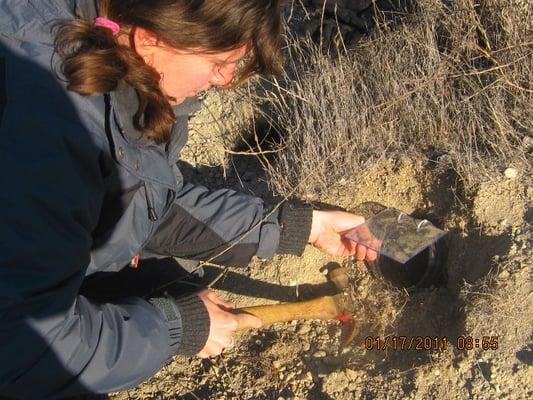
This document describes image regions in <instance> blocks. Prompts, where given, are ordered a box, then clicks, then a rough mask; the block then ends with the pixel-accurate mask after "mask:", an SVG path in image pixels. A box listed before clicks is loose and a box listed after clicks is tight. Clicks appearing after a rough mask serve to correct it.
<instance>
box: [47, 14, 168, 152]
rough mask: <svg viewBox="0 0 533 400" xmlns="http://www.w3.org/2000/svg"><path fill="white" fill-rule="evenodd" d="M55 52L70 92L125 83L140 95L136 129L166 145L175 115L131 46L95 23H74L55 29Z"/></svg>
mask: <svg viewBox="0 0 533 400" xmlns="http://www.w3.org/2000/svg"><path fill="white" fill-rule="evenodd" d="M56 29H57V32H56V39H55V43H54V47H55V51H56V52H57V54H58V55H59V56H60V57H61V59H62V65H61V73H62V74H63V76H64V77H65V79H66V80H67V89H68V90H71V91H73V92H76V93H79V94H80V95H82V96H94V95H101V94H104V93H108V92H111V91H113V90H115V89H116V88H117V86H118V84H119V82H120V81H122V80H124V81H125V82H127V83H128V84H129V85H130V86H132V87H133V88H134V89H135V91H136V92H137V96H138V99H139V108H138V109H137V112H136V113H135V115H134V116H133V125H134V126H135V128H136V129H138V130H139V131H141V132H143V134H144V135H145V136H147V137H149V138H151V139H153V140H154V141H155V142H156V143H163V142H167V141H168V140H169V137H170V130H171V127H172V123H173V122H174V112H173V111H172V107H171V106H170V103H169V101H168V98H167V97H166V96H165V95H164V94H163V92H162V91H161V88H160V87H159V80H160V76H159V74H158V73H157V71H156V70H155V69H154V68H152V67H151V66H149V65H147V64H146V63H145V62H144V60H143V59H142V57H141V56H140V55H138V54H137V53H136V52H135V51H134V50H133V49H131V48H129V47H128V46H123V45H120V44H118V43H117V41H116V39H115V37H114V36H113V33H112V32H111V30H110V29H108V28H106V27H102V26H96V25H95V24H94V23H93V22H89V21H85V20H73V21H66V22H62V23H60V24H58V25H57V27H56Z"/></svg>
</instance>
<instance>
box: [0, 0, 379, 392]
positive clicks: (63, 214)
mask: <svg viewBox="0 0 533 400" xmlns="http://www.w3.org/2000/svg"><path fill="white" fill-rule="evenodd" d="M279 7H280V6H279V2H278V1H267V0H197V1H185V0H175V1H169V0H149V1H148V0H146V1H142V0H137V1H124V0H102V1H97V2H94V1H93V0H71V1H64V0H56V1H53V0H49V1H41V2H33V1H28V2H16V1H12V0H0V9H1V10H2V14H1V15H0V30H1V34H0V44H1V46H0V50H1V52H0V59H1V63H0V134H1V137H2V141H1V145H0V146H1V147H0V149H1V159H0V160H1V163H2V164H1V166H2V187H3V188H4V190H3V191H2V194H0V199H1V204H2V207H1V209H2V220H1V227H0V232H1V243H2V247H1V253H0V277H1V279H0V288H1V290H0V299H1V301H0V339H1V340H0V354H2V358H1V360H2V361H1V366H0V395H3V396H8V397H10V398H63V397H68V396H75V395H80V394H85V393H107V392H109V391H117V390H122V389H126V388H129V387H132V386H135V385H137V384H139V383H140V382H142V381H144V380H145V379H147V378H149V377H150V376H152V375H153V374H154V373H155V372H156V371H158V370H159V369H160V368H161V366H162V365H163V364H164V363H165V362H166V361H168V360H169V359H170V358H171V357H172V356H173V355H175V354H183V355H194V354H198V355H199V356H200V357H208V356H212V355H216V354H219V353H220V352H221V351H222V350H223V349H224V348H225V347H227V346H228V345H230V344H231V342H232V339H231V335H232V332H233V331H234V330H235V329H236V327H237V325H238V324H239V323H243V324H247V325H250V326H260V322H259V321H258V320H257V319H255V318H254V317H252V316H247V315H234V314H232V313H230V312H228V311H227V309H228V307H232V305H231V304H228V303H225V302H223V301H222V300H220V299H218V298H217V297H216V296H215V295H214V294H213V293H212V292H210V291H208V290H204V291H201V292H200V293H195V294H192V295H187V296H182V297H180V296H179V295H176V294H175V293H174V294H173V295H169V294H165V295H160V296H156V297H149V298H141V297H121V298H118V299H113V300H109V301H103V300H101V299H98V298H96V297H94V298H93V297H91V296H88V295H85V294H83V293H82V292H80V290H81V289H80V288H81V287H82V284H84V282H86V281H87V280H89V279H90V278H91V277H92V276H94V275H95V274H97V273H99V274H102V273H108V274H114V273H116V272H117V271H120V270H122V269H123V268H125V267H126V266H128V265H131V264H134V265H135V266H136V264H137V262H138V259H139V256H141V258H142V257H144V256H147V255H151V256H154V255H157V256H174V257H180V258H182V259H192V260H211V261H213V262H216V263H221V264H231V265H245V264H247V263H248V262H249V260H250V259H251V257H253V256H254V255H255V256H258V257H262V258H269V257H271V256H272V255H273V254H274V253H276V252H277V253H292V254H301V252H302V251H303V248H304V247H305V245H306V243H311V244H313V245H315V246H316V247H318V248H320V249H322V250H324V251H326V252H328V253H330V254H335V255H356V256H357V257H358V258H359V259H363V258H365V257H367V258H373V257H375V254H374V253H371V252H366V250H365V248H364V247H361V246H356V245H355V244H353V243H350V242H348V241H345V240H343V239H342V237H341V236H340V235H339V232H342V231H344V230H346V229H348V228H352V227H353V226H355V225H357V224H360V223H361V222H362V220H363V219H362V217H359V216H355V215H351V214H347V213H342V212H322V211H312V210H311V209H310V208H307V207H296V206H294V205H292V204H289V203H284V204H283V205H281V206H279V207H278V206H276V205H274V206H267V205H265V204H264V203H263V201H262V200H260V199H258V198H254V197H250V196H247V195H244V194H240V193H236V192H234V191H231V190H218V191H209V190H208V189H206V188H204V187H201V186H195V185H192V184H189V183H187V182H184V181H183V177H182V175H181V173H180V171H179V169H178V166H177V165H176V162H177V160H178V156H179V152H180V150H181V148H182V147H183V145H184V144H185V142H186V140H187V116H188V114H189V113H190V112H191V111H193V110H194V109H195V108H196V107H197V105H196V101H195V96H196V94H197V93H198V92H200V91H203V90H206V89H208V88H209V87H211V86H229V85H233V84H235V83H237V82H239V81H241V80H243V79H245V78H246V77H248V76H250V75H252V74H255V73H261V74H271V73H274V72H276V71H277V69H278V68H279V67H278V66H279V60H280V50H279V42H280V10H279ZM58 21H61V22H59V24H58ZM53 26H55V29H53V30H52V29H51V28H52V27H53ZM239 63H242V68H239V70H237V64H239Z"/></svg>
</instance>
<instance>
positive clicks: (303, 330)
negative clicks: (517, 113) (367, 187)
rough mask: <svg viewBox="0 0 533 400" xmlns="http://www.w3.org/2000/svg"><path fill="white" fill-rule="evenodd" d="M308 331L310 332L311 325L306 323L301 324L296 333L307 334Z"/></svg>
mask: <svg viewBox="0 0 533 400" xmlns="http://www.w3.org/2000/svg"><path fill="white" fill-rule="evenodd" d="M309 332H311V327H310V326H309V325H307V324H303V325H301V326H300V328H298V333H299V334H300V335H305V334H308V333H309Z"/></svg>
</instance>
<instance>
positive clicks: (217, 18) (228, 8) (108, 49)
mask: <svg viewBox="0 0 533 400" xmlns="http://www.w3.org/2000/svg"><path fill="white" fill-rule="evenodd" d="M279 3H280V1H279V0H144V1H143V0H102V1H99V2H98V5H99V14H100V15H101V16H105V17H106V18H109V19H111V20H113V21H115V22H117V23H118V24H119V25H120V26H121V28H135V27H141V28H144V29H146V30H148V31H150V32H153V33H154V34H156V35H157V37H158V38H159V39H160V40H161V41H162V42H163V43H165V44H166V45H168V46H171V47H173V48H176V49H183V50H189V49H199V48H200V49H205V51H206V52H207V53H216V52H223V51H228V50H233V49H237V48H239V47H241V46H242V45H246V44H248V45H249V46H250V51H249V54H248V56H247V57H246V59H245V60H244V65H242V68H240V69H239V74H238V76H237V77H236V78H235V80H234V81H235V82H236V83H238V82H241V81H242V80H244V79H245V78H247V77H249V76H251V75H253V74H256V73H258V74H262V75H270V74H275V73H277V72H279V69H280V62H281V49H280V40H281V39H280V36H281V21H280V19H281V18H280V4H279ZM55 51H56V52H57V53H58V54H59V56H60V57H61V60H62V64H61V72H62V74H63V75H64V77H65V79H66V80H67V88H68V89H69V90H72V91H74V92H77V93H79V94H81V95H85V96H90V95H98V94H103V93H107V92H110V91H113V90H115V89H116V87H117V85H118V83H119V82H120V81H121V80H124V81H125V82H127V83H128V84H129V85H131V86H132V87H133V88H134V89H135V90H136V92H137V95H138V98H139V108H138V110H137V112H136V114H135V115H134V117H133V124H134V126H135V127H136V128H137V129H139V130H140V131H142V132H143V134H144V135H145V136H147V137H149V138H151V139H153V140H154V141H156V142H158V143H161V142H165V141H167V140H168V139H169V135H170V129H171V126H172V123H173V121H174V113H173V111H172V107H171V106H170V103H169V99H168V98H167V97H166V96H165V95H164V94H163V92H162V91H161V89H160V87H159V80H160V75H159V74H158V72H157V71H156V70H155V69H154V68H153V67H151V66H149V65H147V64H146V63H145V62H144V60H143V58H142V57H141V56H140V55H138V54H137V53H136V52H135V51H134V50H133V49H132V48H131V47H129V46H123V45H119V44H118V42H117V41H116V38H115V37H114V36H113V33H112V32H111V30H110V29H107V28H104V27H101V26H96V25H95V24H94V21H87V20H81V19H79V20H73V21H65V22H61V23H60V24H59V25H58V27H57V31H56V37H55Z"/></svg>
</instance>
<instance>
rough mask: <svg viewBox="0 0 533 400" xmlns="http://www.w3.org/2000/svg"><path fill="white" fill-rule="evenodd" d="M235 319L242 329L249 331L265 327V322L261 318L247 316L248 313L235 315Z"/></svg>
mask: <svg viewBox="0 0 533 400" xmlns="http://www.w3.org/2000/svg"><path fill="white" fill-rule="evenodd" d="M235 319H236V321H237V325H238V327H239V328H240V329H247V328H254V329H257V328H261V327H262V326H263V322H262V321H261V320H260V319H259V318H257V317H256V316H254V315H251V314H246V313H241V314H235Z"/></svg>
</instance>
